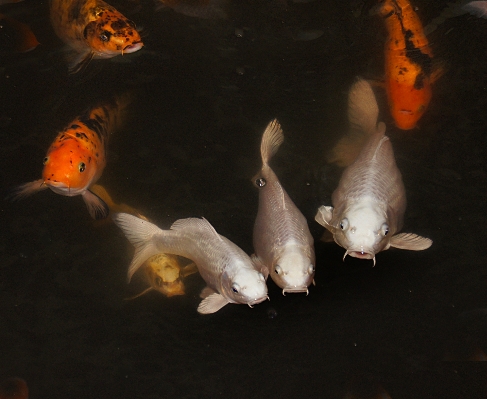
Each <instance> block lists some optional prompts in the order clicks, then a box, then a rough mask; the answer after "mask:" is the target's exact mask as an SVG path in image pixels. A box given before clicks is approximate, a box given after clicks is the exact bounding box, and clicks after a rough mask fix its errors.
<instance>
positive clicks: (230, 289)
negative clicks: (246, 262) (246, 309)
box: [222, 268, 269, 307]
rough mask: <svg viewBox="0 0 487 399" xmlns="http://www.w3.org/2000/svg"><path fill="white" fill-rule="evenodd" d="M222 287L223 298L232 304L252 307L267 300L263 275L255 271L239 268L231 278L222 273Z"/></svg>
mask: <svg viewBox="0 0 487 399" xmlns="http://www.w3.org/2000/svg"><path fill="white" fill-rule="evenodd" d="M222 287H223V291H224V293H225V296H226V297H228V298H229V299H230V300H231V301H232V302H234V303H242V304H247V305H249V306H250V307H252V306H253V305H256V304H258V303H261V302H263V301H265V300H266V299H269V297H268V296H267V285H266V283H265V278H264V275H263V274H262V273H261V272H258V271H257V270H255V269H249V268H239V269H238V271H237V272H236V273H235V274H233V275H232V276H230V275H229V274H227V273H224V274H223V276H222Z"/></svg>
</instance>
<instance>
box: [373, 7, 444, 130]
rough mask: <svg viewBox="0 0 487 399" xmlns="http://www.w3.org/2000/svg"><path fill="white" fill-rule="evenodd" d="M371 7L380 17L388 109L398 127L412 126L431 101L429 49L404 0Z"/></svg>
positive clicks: (430, 53)
mask: <svg viewBox="0 0 487 399" xmlns="http://www.w3.org/2000/svg"><path fill="white" fill-rule="evenodd" d="M374 10H376V11H377V13H379V14H380V15H382V16H383V17H384V21H385V24H386V28H387V32H388V38H387V41H386V45H385V75H386V76H385V85H386V91H387V98H388V102H389V109H390V112H391V115H392V117H393V118H394V121H395V123H396V126H397V127H398V128H399V129H403V130H410V129H413V128H414V127H415V126H416V124H417V122H418V120H419V119H420V118H421V117H422V116H423V114H424V112H425V111H426V109H427V108H428V105H429V103H430V101H431V95H432V91H431V84H432V83H433V80H434V79H435V78H437V77H438V76H439V75H438V74H436V75H433V63H432V60H433V52H432V51H431V47H430V45H429V43H428V39H427V38H426V35H425V34H424V31H423V25H422V24H421V20H420V19H419V17H418V15H417V14H416V12H415V11H414V8H413V6H412V5H411V4H410V2H409V1H408V0H382V1H381V2H380V4H379V6H378V7H376V8H375V9H374Z"/></svg>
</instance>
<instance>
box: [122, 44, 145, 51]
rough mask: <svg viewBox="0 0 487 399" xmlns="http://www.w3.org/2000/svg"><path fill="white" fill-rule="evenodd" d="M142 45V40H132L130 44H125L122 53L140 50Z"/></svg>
mask: <svg viewBox="0 0 487 399" xmlns="http://www.w3.org/2000/svg"><path fill="white" fill-rule="evenodd" d="M143 46H144V43H142V42H133V43H132V44H129V45H128V46H125V47H124V48H123V50H122V54H125V53H127V54H128V53H135V52H136V51H138V50H140V49H141V48H142V47H143Z"/></svg>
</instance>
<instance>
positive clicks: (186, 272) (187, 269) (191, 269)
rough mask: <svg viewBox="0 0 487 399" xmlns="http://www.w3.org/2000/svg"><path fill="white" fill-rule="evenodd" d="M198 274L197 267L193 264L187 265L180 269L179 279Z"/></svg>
mask: <svg viewBox="0 0 487 399" xmlns="http://www.w3.org/2000/svg"><path fill="white" fill-rule="evenodd" d="M197 272H198V267H197V266H196V264H195V263H194V262H192V263H189V264H187V265H186V266H184V267H183V268H181V271H180V272H179V273H180V275H181V277H183V278H184V277H187V276H190V275H191V274H194V273H197Z"/></svg>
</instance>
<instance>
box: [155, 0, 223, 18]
mask: <svg viewBox="0 0 487 399" xmlns="http://www.w3.org/2000/svg"><path fill="white" fill-rule="evenodd" d="M158 1H159V3H160V4H161V5H160V7H159V8H163V7H169V8H172V9H173V10H174V11H176V12H178V13H180V14H183V15H187V16H188V17H196V18H203V19H225V18H227V13H226V12H225V8H226V6H227V3H228V0H158Z"/></svg>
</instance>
